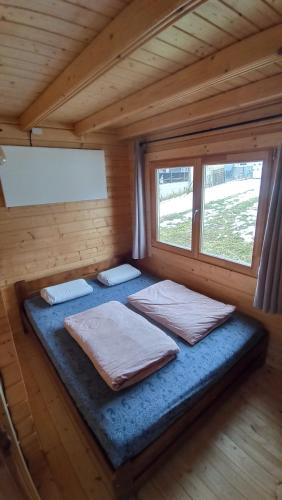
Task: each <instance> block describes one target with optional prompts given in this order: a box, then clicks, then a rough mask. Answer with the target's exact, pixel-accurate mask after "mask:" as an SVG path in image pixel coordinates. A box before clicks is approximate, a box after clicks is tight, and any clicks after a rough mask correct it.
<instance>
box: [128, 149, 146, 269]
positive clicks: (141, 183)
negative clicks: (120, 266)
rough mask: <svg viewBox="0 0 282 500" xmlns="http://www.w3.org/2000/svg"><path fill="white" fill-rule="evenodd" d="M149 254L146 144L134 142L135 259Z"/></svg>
mask: <svg viewBox="0 0 282 500" xmlns="http://www.w3.org/2000/svg"><path fill="white" fill-rule="evenodd" d="M146 256H147V234H146V211H145V144H142V143H140V142H139V141H136V142H135V143H134V216H133V248H132V257H133V259H143V258H144V257H146Z"/></svg>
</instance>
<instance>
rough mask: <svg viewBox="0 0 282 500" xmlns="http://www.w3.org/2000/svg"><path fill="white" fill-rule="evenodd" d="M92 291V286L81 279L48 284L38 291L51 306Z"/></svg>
mask: <svg viewBox="0 0 282 500" xmlns="http://www.w3.org/2000/svg"><path fill="white" fill-rule="evenodd" d="M92 292H93V288H92V286H90V285H89V284H88V283H87V281H85V280H83V279H79V280H72V281H67V282H66V283H60V284H59V285H54V286H48V287H47V288H42V290H41V291H40V295H41V297H42V298H43V299H44V300H45V301H46V302H48V304H50V306H52V305H53V304H60V303H61V302H67V301H68V300H72V299H77V298H78V297H83V296H84V295H88V294H89V293H92Z"/></svg>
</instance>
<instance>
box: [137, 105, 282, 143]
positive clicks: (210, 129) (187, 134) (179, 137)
mask: <svg viewBox="0 0 282 500" xmlns="http://www.w3.org/2000/svg"><path fill="white" fill-rule="evenodd" d="M273 118H282V113H279V114H277V115H271V116H267V117H264V118H255V119H254V120H246V121H244V122H240V123H230V124H229V125H221V126H220V127H214V128H207V129H203V130H197V131H196V132H187V133H186V134H180V135H172V136H170V137H162V138H160V139H151V140H148V141H142V142H141V143H140V144H141V145H143V144H153V143H155V142H163V141H170V140H172V139H181V138H182V137H191V136H193V135H199V134H204V133H206V132H215V131H217V130H225V129H229V128H231V127H240V126H241V125H249V124H252V123H259V122H262V121H267V120H273Z"/></svg>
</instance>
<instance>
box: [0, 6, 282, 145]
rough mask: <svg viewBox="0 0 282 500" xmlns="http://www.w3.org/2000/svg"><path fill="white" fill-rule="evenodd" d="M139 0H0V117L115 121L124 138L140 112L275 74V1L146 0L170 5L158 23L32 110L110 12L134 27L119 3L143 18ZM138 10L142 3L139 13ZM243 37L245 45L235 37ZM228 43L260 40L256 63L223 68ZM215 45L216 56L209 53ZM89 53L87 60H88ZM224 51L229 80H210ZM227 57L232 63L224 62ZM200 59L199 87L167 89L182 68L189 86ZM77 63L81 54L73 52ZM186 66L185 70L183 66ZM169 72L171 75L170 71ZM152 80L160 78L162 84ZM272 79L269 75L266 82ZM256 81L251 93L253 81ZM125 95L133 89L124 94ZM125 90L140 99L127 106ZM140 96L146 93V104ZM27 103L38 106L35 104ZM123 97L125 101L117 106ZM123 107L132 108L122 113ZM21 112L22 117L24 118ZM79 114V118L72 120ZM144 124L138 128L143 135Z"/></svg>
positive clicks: (84, 126) (81, 129)
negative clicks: (113, 57) (58, 95)
mask: <svg viewBox="0 0 282 500" xmlns="http://www.w3.org/2000/svg"><path fill="white" fill-rule="evenodd" d="M146 2H147V0H144V1H143V0H133V1H132V2H130V1H129V0H0V89H1V94H0V115H1V116H2V117H3V116H5V117H10V118H16V119H18V118H19V119H20V117H21V123H22V124H23V125H24V126H25V127H26V128H28V127H29V124H31V126H32V125H33V124H40V123H42V119H43V118H42V117H43V116H44V121H45V120H48V122H50V123H52V122H60V123H63V124H68V125H69V124H76V131H77V133H79V134H82V133H86V132H88V131H90V129H91V130H93V129H95V128H97V129H99V128H107V127H110V128H113V127H116V128H121V129H122V130H121V133H122V134H123V135H124V136H126V131H128V130H130V125H131V124H135V123H136V122H139V121H141V120H142V123H143V124H144V127H145V126H146V119H148V117H151V116H154V115H157V114H159V113H165V112H167V111H169V110H175V108H178V107H180V106H183V105H188V104H191V103H194V102H197V101H201V100H203V99H208V98H210V97H211V96H216V95H218V94H221V93H223V92H224V93H226V92H228V91H231V90H232V89H236V88H238V87H245V86H246V85H249V84H251V83H252V82H257V81H260V80H264V79H266V78H268V79H270V78H271V77H273V76H274V75H279V74H281V73H282V57H281V47H282V25H281V24H280V23H281V22H282V0H207V1H194V2H193V1H192V2H191V1H190V2H189V1H188V0H187V1H186V2H185V0H183V1H182V2H181V1H176V0H175V2H173V1H172V0H171V1H169V0H154V1H153V3H152V0H151V4H152V5H153V4H154V2H155V4H154V8H155V10H156V8H158V9H160V10H161V8H162V9H163V10H164V8H166V9H167V10H166V11H164V12H163V13H162V14H161V15H162V16H163V19H161V16H160V17H159V18H158V17H156V20H157V21H158V22H159V24H158V27H157V29H154V30H153V29H152V26H146V29H147V32H146V37H145V36H143V38H142V36H141V35H142V33H140V34H139V38H138V39H137V36H136V40H135V41H134V43H133V42H132V40H131V42H130V43H131V45H128V47H127V48H126V51H125V52H124V54H123V55H122V57H121V56H120V59H116V60H115V61H114V63H113V61H112V62H111V64H109V65H108V66H107V67H105V68H104V69H103V71H102V70H99V72H98V71H97V73H96V74H94V73H93V74H92V76H91V78H89V79H85V81H84V83H83V84H81V85H80V86H77V90H76V91H73V90H70V91H69V93H68V92H66V93H64V88H62V89H61V94H62V95H63V97H64V98H63V99H61V100H59V99H57V102H55V101H54V104H52V106H50V110H51V111H50V110H49V111H48V113H45V110H44V113H43V114H40V113H41V110H40V113H38V114H37V109H39V108H40V106H39V105H41V101H42V97H39V96H40V95H41V94H42V92H43V91H44V90H45V89H46V88H48V86H50V85H51V84H52V82H54V81H55V80H56V78H57V77H58V76H59V75H60V74H61V73H62V72H63V70H65V68H67V67H68V66H69V65H70V64H71V63H72V61H74V60H75V59H76V58H77V56H79V54H82V53H83V50H84V49H85V48H86V47H87V46H88V45H89V44H90V42H92V45H93V43H94V42H95V38H96V37H97V36H98V38H97V42H98V41H99V40H102V38H101V36H103V34H104V32H105V33H106V31H105V30H106V29H107V28H108V29H110V28H111V26H112V25H113V24H111V23H113V21H112V20H113V19H115V21H116V23H117V24H116V26H117V27H118V26H119V24H118V22H119V19H120V18H121V13H122V12H123V13H126V12H128V17H127V24H128V26H130V24H131V22H132V26H134V22H137V21H136V19H134V17H133V14H132V13H133V12H134V10H131V11H130V10H126V9H130V8H132V4H135V5H136V9H137V8H138V9H139V10H138V11H137V10H135V12H138V13H139V20H140V16H142V13H143V11H142V7H143V6H144V7H146V5H145V4H146ZM173 3H174V4H175V6H174V7H175V9H174V11H173V8H172V6H173ZM143 4H144V5H143ZM188 4H189V5H188ZM148 5H149V4H148ZM187 5H188V7H189V8H188V7H187ZM179 8H181V9H182V13H181V11H180V10H179ZM177 9H178V10H177ZM185 9H186V10H185ZM147 10H148V9H147ZM172 11H173V16H172V17H168V12H170V13H171V12H172ZM183 12H184V15H183ZM145 13H146V10H144V15H145ZM130 16H131V17H130ZM157 21H156V22H157ZM160 21H161V22H162V24H161V23H160ZM276 25H280V26H279V27H277V29H276V31H275V29H274V28H273V27H275V26H276ZM120 26H122V24H120ZM123 26H124V25H123ZM148 28H150V31H148ZM280 28H281V29H280ZM144 30H145V27H144ZM272 30H274V31H272ZM262 32H263V33H262ZM279 33H280V35H279ZM99 34H100V38H99ZM260 34H261V35H260ZM262 36H263V37H262ZM279 38H280V40H279ZM104 39H105V37H104ZM93 40H94V42H93ZM242 40H244V44H243V45H242V43H241V44H240V41H242ZM245 40H246V42H247V43H245ZM252 40H253V42H252ZM256 40H257V42H256ZM118 42H119V40H118ZM137 42H138V43H137ZM102 43H103V42H101V44H102ZM121 43H124V40H121ZM252 43H253V45H252ZM101 44H100V47H102V45H101ZM96 45H97V46H95V45H93V47H94V49H95V50H96V52H95V51H92V52H89V53H88V56H87V57H88V64H89V63H91V64H92V65H93V67H94V66H95V63H96V57H94V56H95V55H96V54H98V53H99V52H98V51H99V44H98V43H97V44H96ZM269 45H271V47H270V46H269ZM229 46H232V47H234V50H237V51H238V53H241V54H242V56H245V54H247V52H248V51H249V52H251V49H252V47H258V49H256V56H255V57H256V58H257V61H259V63H258V64H255V61H254V60H253V59H252V58H251V59H246V63H245V66H244V68H243V67H241V66H242V65H241V66H240V61H239V60H238V61H237V63H236V64H237V66H236V65H235V62H234V68H233V67H231V69H230V68H229V63H230V66H232V63H233V60H234V57H233V54H235V52H234V51H233V52H230V51H229V52H228V51H226V47H229ZM237 47H238V49H237ZM279 48H280V50H279ZM230 49H231V48H230ZM260 49H261V52H262V53H261V54H260ZM231 50H233V49H231ZM268 50H269V51H268ZM217 52H218V54H219V56H218V55H216V56H215V58H213V55H214V54H216V53H217ZM85 54H86V53H85ZM91 54H92V56H93V58H92V60H91V59H90V60H89V57H90V55H91ZM220 54H222V56H221V55H220ZM228 54H229V55H228ZM211 56H212V57H211ZM224 56H225V58H226V61H227V63H228V68H227V69H226V70H225V72H226V73H227V74H228V78H227V77H226V78H222V77H221V78H218V75H217V74H216V72H215V78H214V79H210V78H209V71H210V68H211V72H212V71H213V66H216V61H217V57H219V59H220V57H224ZM231 56H232V60H231ZM228 57H229V58H230V61H228V60H227V58H228ZM246 57H247V56H246ZM202 59H204V62H203V63H202V66H201V68H202V69H201V80H200V79H199V81H198V82H197V85H195V86H194V87H193V88H192V89H191V91H189V92H184V90H183V88H182V89H181V91H180V90H179V89H177V90H175V92H174V93H173V92H171V91H170V89H171V85H174V83H173V82H174V81H176V79H177V78H178V76H179V78H181V75H183V78H185V79H186V80H185V81H186V82H187V88H188V87H189V85H190V81H191V78H190V75H194V74H195V72H197V71H200V66H199V63H198V62H199V61H200V60H202ZM235 59H236V58H235ZM76 61H77V62H80V59H76ZM206 61H207V64H206V66H205V62H206ZM211 64H213V66H211ZM239 66H240V68H239ZM76 67H77V68H79V67H80V66H78V65H77V66H76ZM205 67H206V68H207V69H206V74H205V70H204V69H205ZM183 68H188V69H189V68H190V73H189V72H187V71H186V70H183ZM198 68H199V69H198ZM229 70H230V71H229ZM184 71H185V72H184ZM232 71H233V73H232ZM236 71H237V72H236ZM229 73H230V74H229ZM171 75H176V77H175V78H174V77H172V78H170V76H171ZM157 82H162V83H161V85H160V84H159V83H157ZM273 82H274V83H275V80H273ZM277 82H278V83H279V80H277ZM159 85H160V86H159ZM262 86H263V85H262ZM53 87H54V85H53ZM272 87H273V85H272ZM272 87H271V82H270V83H269V84H268V88H269V89H270V88H272ZM280 87H281V85H280ZM50 88H51V87H50ZM159 88H160V89H161V88H162V89H164V88H167V89H168V92H167V95H166V94H165V93H164V91H163V94H162V95H163V98H162V99H160V100H159V102H157V104H156V105H153V104H152V103H151V102H150V92H151V95H152V99H153V98H154V97H153V96H154V95H155V94H156V95H158V89H159ZM253 88H254V90H255V91H256V87H253ZM143 89H146V91H144V90H143ZM249 94H250V95H251V94H252V93H251V92H249ZM274 94H275V99H277V100H280V98H281V96H279V94H277V93H275V92H274ZM231 95H232V94H231ZM128 96H131V97H130V99H128ZM166 97H167V98H166ZM38 98H39V99H38ZM132 98H133V99H134V98H136V102H137V103H138V105H135V106H133V105H132V102H133V100H132ZM263 98H266V97H265V96H263ZM142 99H144V102H143V100H142ZM145 99H148V101H147V104H146V102H145ZM267 99H271V90H269V91H268V97H267ZM34 101H35V106H33V107H32V106H31V104H32V103H33V102H34ZM42 102H43V101H42ZM152 102H153V101H152ZM120 103H124V107H123V105H121V104H120ZM140 103H142V106H140ZM37 104H38V106H39V107H38V106H37ZM247 104H248V103H247ZM30 106H31V107H30ZM128 109H130V113H129V112H127V110H128ZM26 110H28V111H29V110H32V113H30V115H28V113H27V112H26ZM104 110H105V111H106V113H105V112H104ZM124 110H125V111H124ZM101 111H102V113H101ZM193 113H194V114H195V115H196V114H197V108H195V107H194V108H193ZM89 115H90V116H91V120H90V121H88V122H87V121H85V118H87V117H88V116H89ZM114 115H115V116H114ZM26 116H27V117H28V119H25V117H26ZM109 116H110V117H111V116H113V119H112V120H111V119H110V120H109V119H108V117H109ZM193 116H194V115H193ZM30 117H31V118H30ZM77 122H80V123H79V124H78V125H77ZM148 123H149V122H148V120H147V124H148ZM89 124H90V125H91V126H89ZM93 124H94V126H92V125H93ZM144 127H143V129H142V127H141V129H140V127H139V129H138V127H137V129H136V128H135V129H136V130H138V133H141V132H142V130H144ZM140 131H141V132H140ZM136 134H137V132H136ZM129 135H130V134H129Z"/></svg>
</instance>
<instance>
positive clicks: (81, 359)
mask: <svg viewBox="0 0 282 500" xmlns="http://www.w3.org/2000/svg"><path fill="white" fill-rule="evenodd" d="M88 281H89V284H90V285H91V286H92V287H93V294H90V295H86V296H84V297H81V298H78V299H74V300H71V301H69V302H65V303H63V304H57V305H54V306H52V307H50V306H49V305H48V304H46V302H44V300H43V299H42V298H41V297H40V296H35V297H32V298H30V299H28V300H26V301H25V310H26V313H27V315H28V317H29V319H30V321H31V323H32V325H33V328H34V330H35V332H36V334H37V336H38V337H39V339H40V341H41V343H42V344H43V346H44V347H45V349H46V351H47V353H48V355H49V357H50V359H51V360H52V362H53V364H54V366H55V368H56V370H57V372H58V373H59V375H60V378H61V380H62V382H63V383H64V385H65V387H66V388H67V390H68V392H69V394H70V395H71V397H72V399H73V401H74V403H75V405H76V406H77V408H78V410H79V412H80V413H81V415H82V417H83V419H84V420H85V421H86V423H87V424H88V426H89V428H90V429H91V430H92V432H93V433H94V435H95V436H96V438H97V440H98V441H99V442H100V444H101V446H102V448H103V449H104V451H105V453H106V455H107V456H108V458H109V460H110V462H111V463H112V465H113V467H114V468H117V467H119V466H120V465H122V464H123V463H124V462H126V461H127V460H129V459H130V458H133V457H134V456H136V455H137V454H138V453H140V452H141V451H142V450H143V449H144V448H146V447H147V446H148V445H149V444H150V443H152V442H153V441H154V440H155V439H156V438H158V437H159V436H160V435H161V433H162V432H164V431H165V430H166V429H167V428H168V427H169V426H170V425H171V424H172V423H173V422H174V421H175V420H176V419H177V418H178V417H180V416H181V415H183V414H184V413H185V411H186V410H187V409H189V408H190V407H191V406H193V404H194V403H195V402H196V401H197V400H198V399H199V398H200V397H201V396H202V395H203V393H205V392H206V391H208V390H209V389H210V388H211V387H212V386H213V385H214V384H216V382H217V381H218V380H219V379H220V378H221V377H223V376H224V374H225V373H226V372H227V371H228V370H229V369H230V368H231V367H232V366H233V365H234V364H235V363H236V362H237V361H238V360H239V359H240V358H241V357H242V356H243V355H244V354H246V353H247V352H248V351H249V350H250V349H252V348H253V347H254V346H255V345H256V344H257V343H258V342H259V341H260V340H261V338H262V337H263V336H265V335H266V332H265V331H264V329H263V327H262V326H261V324H260V323H258V322H257V321H255V320H253V319H251V318H249V317H246V316H244V315H241V314H239V313H234V314H233V315H232V317H231V318H230V319H229V320H228V321H226V323H224V324H223V325H221V326H219V327H218V328H216V329H215V330H213V332H211V333H210V334H209V335H208V336H207V337H206V338H205V339H203V340H202V341H201V342H199V343H198V344H196V345H195V346H193V347H191V346H189V345H188V344H187V343H186V342H185V341H184V340H182V339H181V338H179V337H176V336H174V335H173V334H172V333H170V332H169V331H168V330H167V329H165V328H163V327H160V328H161V329H162V330H163V331H164V332H166V333H167V334H169V335H170V336H171V337H172V338H173V339H174V340H175V342H176V343H177V345H178V346H179V348H180V352H179V354H178V356H177V358H176V359H175V360H173V361H171V362H170V363H169V364H168V365H166V366H165V367H163V368H162V369H161V370H159V371H158V372H156V373H154V374H153V375H150V376H149V377H148V378H147V379H145V380H143V381H142V382H139V383H138V384H136V385H134V386H131V387H129V388H127V389H124V390H122V391H120V392H113V391H112V390H111V389H110V388H109V387H108V386H107V385H106V383H105V382H104V381H103V379H102V378H101V377H100V375H99V374H98V372H97V371H96V370H95V368H94V366H93V364H92V363H91V361H90V360H89V359H88V357H87V356H86V354H84V352H83V351H82V350H81V348H80V347H79V346H78V344H77V343H76V342H75V340H73V339H72V337H71V336H70V335H69V334H68V333H67V331H66V330H65V329H64V326H63V325H64V318H65V317H66V316H70V315H72V314H75V313H78V312H81V311H85V310H86V309H89V308H91V307H94V306H97V305H99V304H103V303H105V302H107V301H110V300H117V301H120V302H122V303H124V304H127V297H128V295H131V294H133V293H136V292H137V291H139V290H141V289H143V288H145V287H147V286H150V285H152V284H154V283H157V282H158V279H156V278H154V277H152V276H149V275H144V274H142V275H141V276H140V277H138V278H135V279H133V280H132V281H129V282H126V283H122V284H120V285H116V286H114V287H110V288H109V287H105V286H104V285H102V284H101V283H99V282H98V281H96V280H93V281H92V280H88ZM127 307H130V306H129V305H127ZM151 322H152V323H153V324H155V323H154V322H153V321H151Z"/></svg>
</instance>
